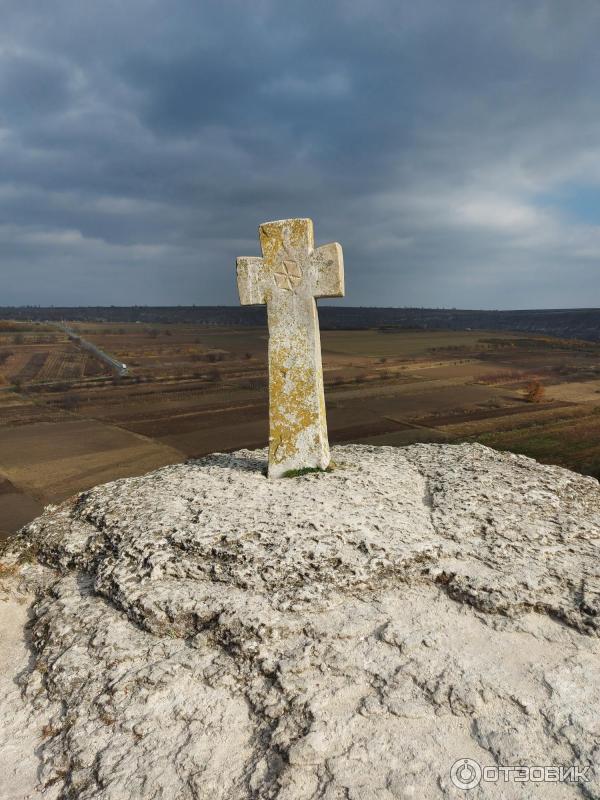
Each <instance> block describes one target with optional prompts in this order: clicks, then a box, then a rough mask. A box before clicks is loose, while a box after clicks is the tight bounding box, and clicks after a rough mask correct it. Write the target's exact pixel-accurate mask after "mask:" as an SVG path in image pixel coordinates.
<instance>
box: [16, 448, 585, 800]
mask: <svg viewBox="0 0 600 800" xmlns="http://www.w3.org/2000/svg"><path fill="white" fill-rule="evenodd" d="M332 455H333V457H334V459H335V461H336V464H337V468H336V470H335V471H334V472H332V473H330V474H328V475H327V476H323V475H319V474H312V475H308V476H305V477H302V478H296V479H292V480H283V481H266V480H265V479H264V475H263V469H264V466H265V464H266V458H267V454H266V452H263V451H259V452H247V451H241V452H238V453H233V454H228V455H214V456H210V457H208V458H205V459H202V460H201V461H198V462H191V463H188V464H184V465H176V466H171V467H166V468H164V469H161V470H159V471H157V472H154V473H151V474H149V475H146V476H144V477H142V478H130V479H127V480H121V481H116V482H114V483H111V484H107V485H106V486H101V487H98V488H96V489H93V490H91V491H89V492H85V493H84V494H83V495H81V496H80V497H79V498H75V499H74V500H71V501H68V502H66V503H65V504H63V505H62V506H61V507H59V508H56V509H49V510H48V511H47V512H46V513H45V514H44V515H43V516H42V517H40V518H39V519H38V520H36V521H35V522H34V523H32V524H31V525H30V526H29V528H28V529H26V530H25V531H24V532H23V534H22V535H20V536H19V537H18V539H17V540H16V541H15V542H14V543H13V544H12V546H11V550H10V551H9V552H8V553H6V554H5V555H4V558H3V560H0V564H4V565H6V566H8V567H10V566H11V565H12V564H14V563H15V562H16V561H17V560H19V559H20V560H22V561H25V562H28V561H29V560H36V559H40V560H41V561H42V562H43V564H44V565H45V566H44V567H43V568H42V571H41V574H40V568H39V567H36V568H35V569H34V568H33V567H32V566H29V565H28V564H27V563H26V565H25V566H24V567H19V569H21V570H25V571H26V573H27V571H33V573H32V575H31V576H30V578H29V579H28V580H29V583H30V586H29V591H35V592H36V593H37V601H36V603H35V604H34V605H33V606H32V607H31V608H30V609H29V615H30V616H31V618H32V624H31V627H30V633H29V636H30V646H31V648H32V650H31V659H30V661H29V663H27V659H25V658H23V657H22V655H21V654H19V656H18V662H17V663H16V664H15V670H16V671H17V672H18V673H19V674H18V676H15V677H12V678H11V679H10V680H7V681H5V684H4V685H5V686H10V687H11V688H10V690H9V693H8V694H7V695H4V694H3V693H2V692H3V689H2V683H1V682H0V751H3V750H5V749H6V748H7V747H10V746H11V742H10V741H9V740H8V738H7V737H10V736H12V735H14V726H13V727H11V725H10V724H8V723H9V721H10V720H11V719H13V715H14V714H15V713H16V711H15V702H16V699H17V697H16V695H17V692H15V686H16V684H15V682H14V681H15V680H16V681H17V683H18V685H19V686H20V687H21V689H22V691H23V693H24V702H25V707H26V710H28V712H29V711H32V710H35V715H32V716H31V722H30V729H29V734H33V733H35V734H36V735H37V740H36V741H35V742H29V740H28V738H27V737H26V738H25V739H24V740H23V743H24V744H23V746H27V745H29V746H30V747H33V746H34V745H35V746H37V747H39V750H38V751H37V754H36V753H34V754H33V757H35V758H38V757H39V759H40V763H41V771H40V784H39V787H38V789H36V790H34V789H33V788H32V789H31V792H30V794H29V795H28V796H30V797H31V798H32V800H39V799H40V798H42V797H43V798H44V800H57V799H58V798H60V800H67V798H71V797H77V798H78V799H80V800H91V799H92V798H94V800H155V798H170V797H176V798H178V800H199V799H200V798H207V797H210V798H211V800H213V799H214V800H273V799H274V798H277V800H309V798H310V799H312V798H325V800H331V799H332V798H335V800H338V799H339V798H344V799H345V798H352V800H364V798H367V799H368V800H374V799H375V798H376V800H397V799H398V800H399V799H401V798H411V797H426V798H428V800H438V799H439V800H441V799H442V798H444V799H446V798H448V800H449V799H450V798H460V797H463V796H464V793H462V792H459V791H458V790H456V789H455V788H454V787H453V786H452V785H451V782H450V767H451V765H452V763H453V762H454V761H455V760H456V759H458V758H466V757H470V758H474V759H476V760H477V761H478V762H479V763H481V764H483V765H493V764H495V763H500V764H530V765H535V764H541V765H544V764H557V765H561V764H562V765H566V764H572V763H574V762H577V763H578V764H580V765H582V766H587V767H588V768H589V781H588V782H587V783H585V784H582V785H567V784H544V785H542V786H539V787H536V786H533V785H532V784H525V783H515V782H510V783H507V784H504V783H500V784H497V785H495V784H491V783H490V784H486V785H482V786H480V787H479V788H478V790H477V791H476V793H475V792H474V793H473V796H476V797H478V798H479V799H480V800H487V799H488V798H498V800H499V799H500V798H502V800H516V799H517V798H520V800H526V799H527V800H528V799H529V798H530V797H535V796H538V794H539V796H540V797H542V796H543V797H544V798H549V800H563V799H564V800H566V799H567V798H577V797H579V798H597V797H599V796H600V754H599V751H598V741H600V728H599V719H600V718H599V716H598V710H597V709H598V708H599V707H600V668H599V664H600V642H599V638H598V633H599V632H600V568H599V566H598V565H599V564H600V559H599V557H598V556H599V555H600V539H599V537H598V530H600V511H599V509H600V488H599V486H598V482H597V481H596V480H594V479H592V478H585V477H582V476H580V475H576V474H574V473H571V472H569V471H567V470H563V469H559V468H556V467H547V466H543V465H540V464H537V463H536V462H534V461H532V460H530V459H527V458H523V457H518V456H512V455H510V454H505V453H497V452H495V451H493V450H490V449H488V448H485V447H481V446H474V445H462V446H448V445H416V446H413V447H408V448H404V449H395V448H375V447H364V446H362V447H361V446H346V447H335V448H334V449H333V453H332ZM4 574H6V575H10V574H11V570H10V569H8V570H7V569H6V568H5V569H4ZM9 580H10V578H7V579H6V581H4V582H5V583H6V584H7V585H8V582H9ZM0 583H2V581H0ZM0 588H1V587H0ZM0 595H1V592H0ZM7 663H8V662H7V661H6V659H5V661H4V664H5V668H6V667H7ZM23 718H24V719H25V718H27V713H24V715H23ZM11 732H12V733H11ZM25 756H26V758H27V759H28V763H30V762H31V758H32V753H31V752H27V753H26V754H24V760H25ZM0 763H1V762H0ZM27 774H29V773H27ZM17 777H18V779H19V781H20V784H19V785H20V786H22V785H23V780H24V779H25V777H26V774H25V773H24V772H21V774H20V775H19V776H17ZM10 778H11V775H8V774H7V775H5V776H4V780H5V784H4V786H7V784H6V781H7V780H8V779H10ZM0 785H2V784H0ZM43 787H45V789H44V788H43ZM8 788H10V787H8ZM7 792H8V789H7ZM8 796H9V797H10V794H9V795H8ZM17 796H19V795H17Z"/></svg>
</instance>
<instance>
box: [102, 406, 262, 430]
mask: <svg viewBox="0 0 600 800" xmlns="http://www.w3.org/2000/svg"><path fill="white" fill-rule="evenodd" d="M257 406H264V401H263V402H256V403H246V404H245V405H242V406H228V407H226V408H208V409H203V410H202V411H184V412H182V413H180V414H172V413H168V414H167V416H168V419H183V418H184V417H201V416H206V415H210V414H227V413H228V412H230V411H246V410H247V409H250V408H253V409H255V408H257ZM166 411H168V409H166ZM88 419H90V417H88ZM93 419H95V418H93ZM164 420H165V415H163V416H159V417H142V418H141V419H140V420H137V421H139V422H142V423H147V422H164ZM134 421H136V420H131V421H128V420H126V419H125V420H123V422H124V423H125V422H134ZM113 424H115V425H118V424H119V422H118V418H115V419H114V420H113Z"/></svg>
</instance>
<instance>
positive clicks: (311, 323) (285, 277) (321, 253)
mask: <svg viewBox="0 0 600 800" xmlns="http://www.w3.org/2000/svg"><path fill="white" fill-rule="evenodd" d="M258 235H259V238H260V246H261V249H262V253H263V257H262V258H255V257H252V256H250V257H242V258H238V259H237V281H238V289H239V293H240V302H241V303H242V305H257V304H263V303H266V305H267V316H268V322H269V428H270V431H269V477H270V478H278V477H281V476H282V475H283V474H284V473H286V472H288V471H289V470H295V469H302V468H303V467H321V469H325V468H326V467H327V466H328V465H329V443H328V441H327V421H326V418H325V395H324V393H323V369H322V366H321V340H320V336H319V321H318V317H317V305H316V303H315V298H317V297H343V295H344V262H343V258H342V248H341V246H340V245H339V244H337V242H332V243H331V244H325V245H322V246H321V247H317V248H316V249H315V246H314V237H313V224H312V220H310V219H282V220H278V221H277V222H265V223H263V224H262V225H261V226H260V227H259V229H258Z"/></svg>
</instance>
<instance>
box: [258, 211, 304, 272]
mask: <svg viewBox="0 0 600 800" xmlns="http://www.w3.org/2000/svg"><path fill="white" fill-rule="evenodd" d="M258 232H259V237H260V246H261V249H262V252H263V258H264V261H265V264H266V265H267V266H268V267H273V266H275V265H276V264H277V263H278V262H279V261H280V260H281V259H282V258H283V257H284V255H286V254H287V255H290V254H291V253H295V252H298V253H302V254H306V255H308V254H309V252H310V251H311V250H312V249H313V247H314V238H313V227H312V221H311V220H310V219H285V220H278V221H277V222H264V223H263V224H262V225H261V226H260V228H259V229H258Z"/></svg>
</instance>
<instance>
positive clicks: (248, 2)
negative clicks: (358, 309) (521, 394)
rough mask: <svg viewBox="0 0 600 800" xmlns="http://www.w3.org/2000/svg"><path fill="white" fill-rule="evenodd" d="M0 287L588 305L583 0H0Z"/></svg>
mask: <svg viewBox="0 0 600 800" xmlns="http://www.w3.org/2000/svg"><path fill="white" fill-rule="evenodd" d="M0 10H1V12H2V13H1V20H2V21H1V24H0V305H13V304H14V305H19V304H27V303H31V304H41V305H47V304H54V305H80V304H81V305H102V304H114V305H130V304H139V305H144V304H152V305H174V304H186V305H187V304H193V303H195V304H197V305H210V304H217V303H218V304H236V303H237V302H238V297H237V292H236V288H235V268H234V264H235V257H236V256H237V255H258V254H259V248H258V241H257V234H256V229H257V225H258V223H260V222H263V221H266V220H270V219H280V218H284V217H294V216H303V217H304V216H309V217H312V218H313V220H314V223H315V237H316V241H317V243H319V244H321V243H324V242H327V241H331V240H337V241H339V242H341V244H342V246H343V248H344V256H345V262H346V292H347V293H346V298H345V300H343V301H335V302H342V303H345V304H347V305H388V306H406V305H410V306H412V305H416V306H444V307H449V306H450V307H451V306H456V307H459V308H532V307H573V306H587V307H589V306H600V2H598V0H576V2H569V1H568V0H556V2H551V0H544V1H539V2H534V1H533V0H515V2H511V0H486V1H485V2H482V0H419V2H415V0H407V1H405V0H347V1H346V2H341V1H340V2H336V0H320V2H312V0H301V1H299V2H295V1H294V2H291V1H290V0H243V1H240V2H237V1H236V0H218V2H211V1H210V0H102V2H99V1H96V2H93V0H52V2H42V0H0Z"/></svg>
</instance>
